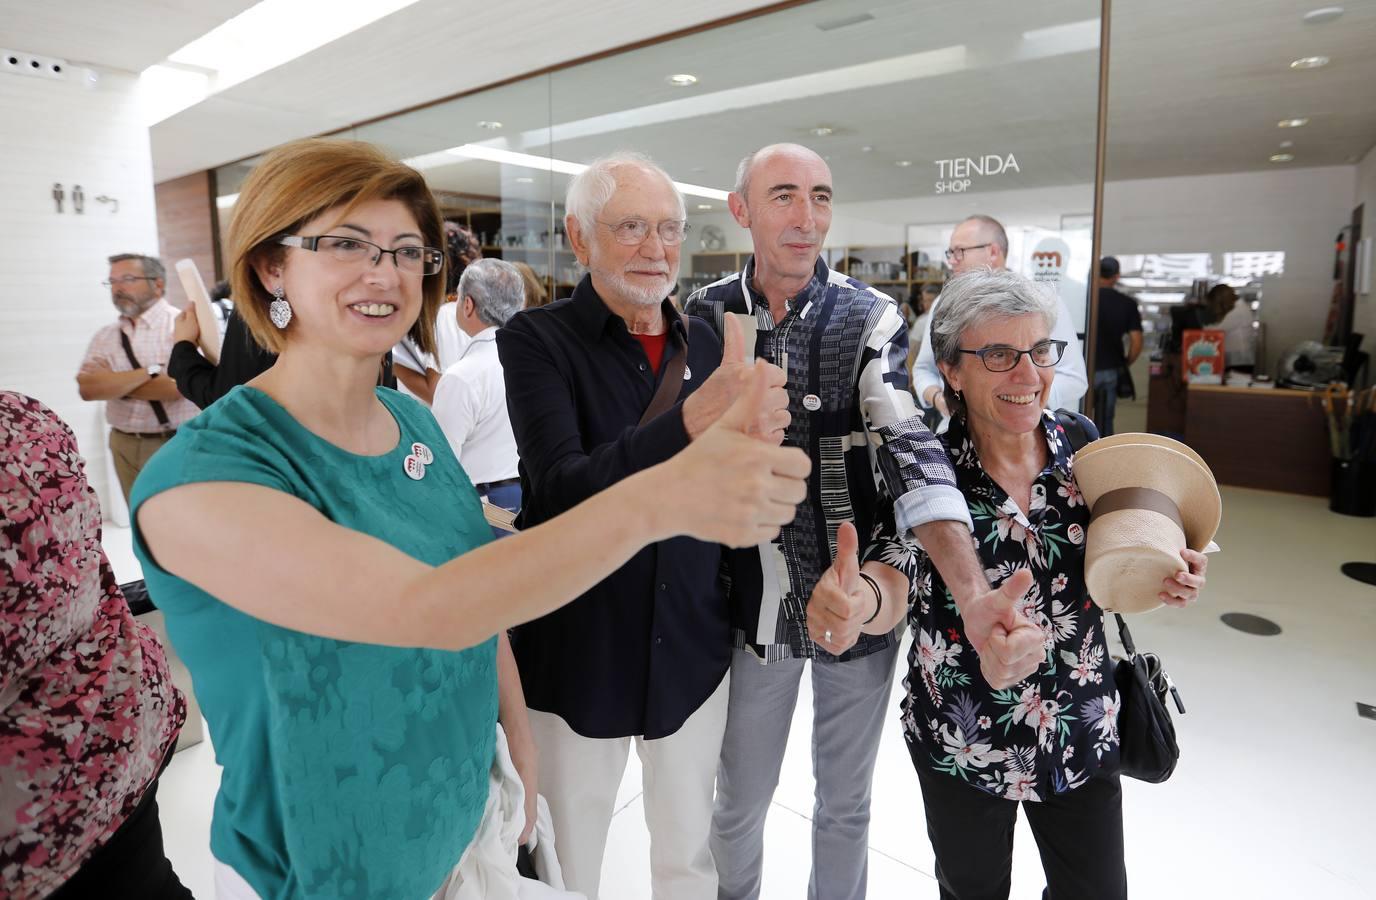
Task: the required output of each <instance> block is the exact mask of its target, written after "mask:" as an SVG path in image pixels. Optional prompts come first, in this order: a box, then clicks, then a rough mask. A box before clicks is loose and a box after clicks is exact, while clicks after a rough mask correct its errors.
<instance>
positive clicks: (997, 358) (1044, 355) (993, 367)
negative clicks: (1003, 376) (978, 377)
mask: <svg viewBox="0 0 1376 900" xmlns="http://www.w3.org/2000/svg"><path fill="white" fill-rule="evenodd" d="M1067 343H1068V342H1067V341H1042V342H1041V343H1039V344H1034V345H1033V346H1032V349H1030V350H1015V349H1013V348H1012V347H997V346H996V347H983V348H981V349H979V350H961V351H960V352H961V353H968V354H970V355H971V356H978V357H979V360H980V362H982V363H984V368H986V369H988V370H989V371H990V372H1008V371H1010V370H1012V369H1015V368H1017V365H1018V363H1019V362H1021V361H1022V357H1023V354H1027V358H1028V359H1030V360H1032V365H1034V366H1036V367H1037V368H1039V369H1049V368H1051V367H1052V366H1054V365H1056V363H1058V362H1060V361H1061V356H1062V355H1064V354H1065V348H1066V345H1067Z"/></svg>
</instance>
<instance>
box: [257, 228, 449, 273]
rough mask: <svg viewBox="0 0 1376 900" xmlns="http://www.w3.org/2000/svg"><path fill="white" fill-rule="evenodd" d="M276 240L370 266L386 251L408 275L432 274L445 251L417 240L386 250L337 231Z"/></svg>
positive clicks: (344, 261)
mask: <svg viewBox="0 0 1376 900" xmlns="http://www.w3.org/2000/svg"><path fill="white" fill-rule="evenodd" d="M277 243H279V244H282V245H283V246H286V247H299V248H300V249H302V250H314V251H315V252H317V253H325V254H328V255H329V256H330V257H331V258H332V259H337V260H339V261H340V262H343V263H357V264H362V263H364V262H366V263H368V264H369V265H373V266H375V265H377V264H378V261H379V260H381V259H382V254H384V253H389V254H391V256H392V264H393V265H395V266H396V267H397V271H399V272H405V273H407V274H408V275H434V274H435V273H436V272H438V271H439V270H440V269H442V268H444V253H442V252H441V251H439V250H436V249H435V248H434V247H422V246H420V245H418V244H409V245H407V246H405V247H397V248H396V249H395V250H386V249H384V248H382V247H379V246H378V245H377V244H374V243H373V242H372V241H365V240H363V239H362V238H356V237H344V236H342V235H337V234H321V235H317V236H315V237H302V236H301V235H297V234H284V235H282V236H281V237H279V238H278V239H277Z"/></svg>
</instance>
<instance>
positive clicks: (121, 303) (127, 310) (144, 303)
mask: <svg viewBox="0 0 1376 900" xmlns="http://www.w3.org/2000/svg"><path fill="white" fill-rule="evenodd" d="M111 302H113V303H114V305H115V309H117V310H119V314H120V315H121V316H124V317H125V318H128V319H137V318H138V317H139V316H141V315H143V314H144V313H146V312H147V311H148V310H149V309H151V308H152V306H153V304H154V303H157V302H158V298H157V297H149V298H148V299H147V300H135V299H133V298H132V297H115V298H114V299H113V300H112V301H111Z"/></svg>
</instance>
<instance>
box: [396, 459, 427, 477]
mask: <svg viewBox="0 0 1376 900" xmlns="http://www.w3.org/2000/svg"><path fill="white" fill-rule="evenodd" d="M401 468H402V471H404V472H405V473H406V475H407V477H409V478H410V479H411V480H412V481H420V480H421V479H422V478H424V477H425V463H423V462H421V458H420V457H419V456H416V455H415V454H414V453H412V454H411V455H410V456H408V457H406V459H404V460H402V463H401Z"/></svg>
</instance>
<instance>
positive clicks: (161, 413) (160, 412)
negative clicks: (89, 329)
mask: <svg viewBox="0 0 1376 900" xmlns="http://www.w3.org/2000/svg"><path fill="white" fill-rule="evenodd" d="M119 342H120V343H121V344H123V345H124V355H125V356H127V357H129V365H131V366H133V367H134V371H138V370H139V369H142V368H143V364H142V363H140V362H139V358H138V357H137V356H135V355H134V345H133V344H130V343H129V335H127V334H125V333H124V329H123V328H120V330H119ZM147 403H148V405H149V406H151V407H153V415H155V416H157V417H158V424H159V425H162V426H164V427H166V426H167V423H168V422H169V421H171V420H170V419H168V418H167V410H165V409H163V408H162V401H160V400H149V401H147Z"/></svg>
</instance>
